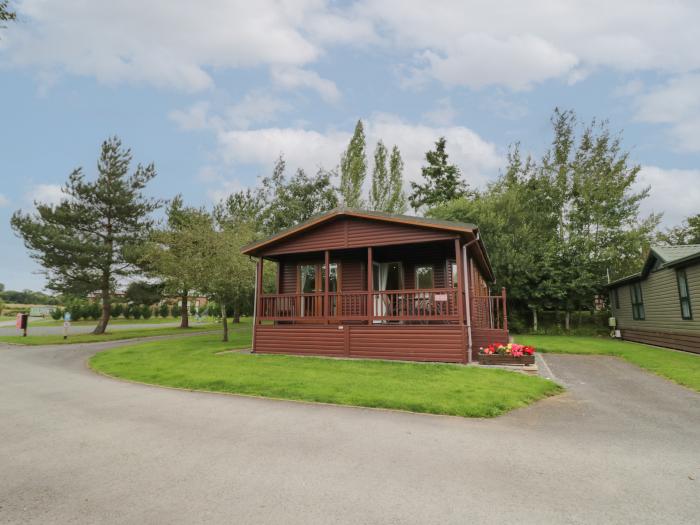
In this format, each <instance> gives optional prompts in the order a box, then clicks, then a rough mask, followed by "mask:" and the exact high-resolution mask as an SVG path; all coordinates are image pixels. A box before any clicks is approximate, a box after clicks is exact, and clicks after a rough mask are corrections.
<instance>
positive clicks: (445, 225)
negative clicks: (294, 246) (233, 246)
mask: <svg viewBox="0 0 700 525" xmlns="http://www.w3.org/2000/svg"><path fill="white" fill-rule="evenodd" d="M337 217H356V218H360V219H370V220H377V221H384V222H392V223H398V224H406V225H409V226H418V227H423V228H432V229H436V230H443V231H451V232H455V233H457V234H465V233H470V234H473V235H475V236H476V235H477V234H478V230H479V228H478V226H476V225H475V224H471V223H466V222H457V221H446V220H442V219H434V218H431V217H416V216H413V215H401V214H395V213H386V212H381V211H371V210H363V209H359V208H348V207H344V206H341V207H337V208H333V209H332V210H330V211H327V212H324V213H320V214H318V215H314V216H313V217H311V218H310V219H308V220H307V221H304V222H302V223H300V224H297V225H295V226H292V227H290V228H286V229H284V230H281V231H280V232H278V233H276V234H274V235H272V236H270V237H268V238H266V239H262V240H260V241H256V242H253V243H251V244H248V245H247V246H244V247H243V248H242V249H241V252H242V253H244V254H246V255H255V254H256V253H257V252H258V251H259V250H260V249H261V248H263V247H265V246H268V245H270V244H273V243H276V242H279V241H282V240H283V239H286V238H287V237H290V236H292V235H295V234H298V233H300V232H303V231H304V230H307V229H309V228H311V227H313V226H316V225H319V224H322V223H324V222H327V221H330V220H332V219H335V218H337ZM478 243H479V246H480V248H481V250H482V252H483V255H484V260H485V263H486V265H487V267H488V272H489V273H490V274H491V278H493V270H492V268H491V262H490V260H489V258H488V254H487V253H486V247H485V246H484V244H483V241H482V240H481V239H479V241H478Z"/></svg>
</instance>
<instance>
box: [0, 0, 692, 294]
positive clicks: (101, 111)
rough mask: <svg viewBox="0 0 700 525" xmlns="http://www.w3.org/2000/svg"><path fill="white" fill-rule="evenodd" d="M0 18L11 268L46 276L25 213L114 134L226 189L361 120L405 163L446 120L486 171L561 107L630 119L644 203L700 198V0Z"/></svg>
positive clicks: (216, 5)
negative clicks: (18, 230)
mask: <svg viewBox="0 0 700 525" xmlns="http://www.w3.org/2000/svg"><path fill="white" fill-rule="evenodd" d="M10 7H11V8H13V9H15V10H16V11H17V15H18V16H17V18H18V19H17V21H16V22H9V23H8V24H7V27H6V28H5V29H0V101H1V104H2V106H1V109H0V180H1V181H2V185H0V249H1V250H2V255H1V256H0V282H1V283H4V284H5V286H6V288H8V289H24V288H30V289H35V290H39V289H42V288H43V286H44V284H45V280H44V277H43V276H42V275H41V274H40V273H39V268H38V266H37V265H36V263H35V262H33V261H32V260H31V259H30V258H29V256H28V254H27V251H26V249H25V248H24V246H23V244H22V242H21V240H20V239H18V238H17V237H16V236H15V234H14V233H13V232H12V230H11V228H10V226H9V219H10V217H11V215H12V213H13V212H14V211H15V210H18V209H22V210H24V211H30V210H31V209H32V208H33V202H34V201H41V202H57V201H58V200H59V199H60V198H61V191H60V187H61V184H63V183H64V182H65V181H66V179H67V177H68V175H69V173H70V172H71V171H72V170H73V169H74V168H76V167H79V166H82V167H83V168H84V169H85V171H86V174H87V175H88V176H89V177H93V176H94V175H95V165H96V160H97V156H98V154H99V147H100V144H101V142H102V141H103V140H104V139H106V138H107V137H109V136H112V135H118V136H119V137H120V138H121V139H122V141H123V142H124V144H125V145H127V146H128V147H130V148H131V149H132V152H133V155H134V159H135V161H136V162H142V163H148V162H154V163H155V165H156V169H157V172H158V175H157V177H156V179H155V180H154V181H153V182H152V183H151V185H150V186H149V188H148V193H149V194H151V195H153V196H158V197H163V198H171V197H173V196H174V195H176V194H178V193H181V194H182V195H183V196H184V198H185V200H186V201H187V202H188V203H190V204H193V205H211V204H212V203H214V202H217V201H218V200H219V199H221V198H222V197H224V196H225V195H227V194H228V193H230V192H231V191H235V190H238V189H241V188H245V187H250V186H254V185H255V184H256V182H257V180H258V178H259V177H260V176H264V175H267V174H269V173H270V172H271V169H272V165H273V163H274V161H275V159H276V158H277V157H278V156H279V155H280V154H283V155H284V157H285V159H286V160H287V166H288V170H289V171H292V170H294V169H296V168H299V167H301V168H304V169H307V170H309V171H311V172H315V171H316V170H317V169H318V168H319V167H324V168H326V169H332V168H334V167H335V166H336V165H337V164H338V161H339V158H340V154H341V152H342V150H343V149H344V147H345V146H346V144H347V142H348V140H349V138H350V135H351V133H352V130H353V128H354V125H355V123H356V122H357V120H358V119H362V120H363V122H364V124H365V126H366V132H367V140H368V149H369V150H370V152H371V151H372V150H373V148H374V144H375V143H376V141H377V140H378V139H380V138H381V139H382V140H383V141H384V143H385V144H387V145H388V146H389V147H391V146H392V145H394V144H396V145H398V146H399V148H400V150H401V153H402V155H403V157H404V160H405V167H406V169H405V173H404V176H405V178H406V179H407V180H409V181H410V180H417V179H418V178H419V177H420V166H421V164H422V160H423V157H424V154H425V151H426V150H428V149H430V148H431V147H432V145H433V143H434V141H435V140H437V138H438V137H440V136H442V135H444V136H446V137H447V139H448V153H449V154H450V158H451V159H452V160H453V161H454V162H455V163H457V164H458V165H459V167H460V169H461V171H462V174H463V176H464V178H465V179H466V181H467V182H468V183H469V184H470V185H472V186H474V187H483V186H484V185H485V184H486V183H488V181H489V180H493V179H494V178H495V177H496V176H497V175H498V173H499V170H501V169H502V168H503V166H504V158H505V155H506V153H507V150H508V146H509V145H510V144H512V143H514V142H516V141H517V142H520V144H521V147H522V149H523V150H524V151H526V152H530V153H532V154H533V155H539V154H541V153H542V152H543V151H544V150H545V149H546V148H547V147H548V144H549V141H550V140H551V130H550V124H549V117H550V115H551V113H552V110H553V109H554V108H555V107H561V108H565V109H573V110H575V111H576V113H577V114H578V116H579V119H580V120H581V121H582V122H586V121H589V120H591V119H592V118H598V119H607V120H608V121H609V125H610V128H611V129H612V130H615V131H622V132H623V137H624V140H623V144H624V147H625V148H626V149H627V150H629V151H630V160H631V161H632V162H634V163H636V164H639V165H640V166H641V172H640V175H639V180H638V184H637V186H638V188H640V189H641V188H643V187H646V186H651V194H650V197H649V198H648V199H647V200H646V201H645V202H644V204H643V206H642V213H643V214H648V213H651V212H656V213H659V212H663V213H664V219H663V221H664V222H663V224H664V225H665V226H672V225H675V224H678V223H680V222H681V221H682V220H683V218H685V217H686V216H688V215H691V214H695V213H700V53H699V52H698V49H699V48H700V31H699V30H698V27H700V2H696V1H692V0H688V1H683V0H676V1H669V0H661V1H644V0H617V1H615V2H610V1H609V0H608V1H596V0H588V1H585V2H584V1H574V0H560V1H558V2H552V1H549V0H532V1H528V2H522V0H502V1H493V0H484V1H476V0H472V1H468V0H436V1H417V0H385V1H359V2H334V1H326V0H280V1H274V0H256V1H250V0H245V1H239V0H200V1H199V2H185V1H180V0H150V1H149V2H143V1H142V0H121V1H120V2H113V1H107V0H23V1H19V0H16V1H13V0H10Z"/></svg>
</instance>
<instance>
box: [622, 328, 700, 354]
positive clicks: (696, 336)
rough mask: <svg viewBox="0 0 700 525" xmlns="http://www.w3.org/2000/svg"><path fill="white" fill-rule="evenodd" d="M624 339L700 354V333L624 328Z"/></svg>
mask: <svg viewBox="0 0 700 525" xmlns="http://www.w3.org/2000/svg"><path fill="white" fill-rule="evenodd" d="M621 332H622V339H624V340H626V341H634V342H637V343H645V344H648V345H654V346H663V347H665V348H673V349H675V350H684V351H686V352H693V353H696V354H700V333H683V332H662V331H652V330H626V329H625V330H622V331H621Z"/></svg>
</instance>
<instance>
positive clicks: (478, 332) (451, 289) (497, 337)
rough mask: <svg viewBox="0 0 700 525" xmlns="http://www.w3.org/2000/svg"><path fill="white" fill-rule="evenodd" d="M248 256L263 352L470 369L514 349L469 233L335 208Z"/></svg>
mask: <svg viewBox="0 0 700 525" xmlns="http://www.w3.org/2000/svg"><path fill="white" fill-rule="evenodd" d="M243 253H244V254H248V255H250V256H253V257H257V258H258V263H257V265H258V266H257V279H256V303H255V319H254V332H253V351H254V352H256V353H282V354H298V355H323V356H337V357H356V358H378V359H400V360H412V361H444V362H462V363H463V362H470V361H472V360H476V356H477V353H478V351H479V348H480V347H482V346H485V345H487V344H489V343H492V342H507V341H508V320H507V315H506V295H505V289H503V290H502V291H501V292H500V293H499V294H498V295H490V292H489V284H490V283H493V281H494V275H493V271H492V268H491V264H490V262H489V258H488V255H487V253H486V249H485V247H484V244H483V242H482V240H481V238H480V237H479V230H478V228H477V227H476V226H474V225H471V224H464V223H456V222H448V221H441V220H434V219H425V218H420V217H410V216H404V215H389V214H384V213H378V212H369V211H364V210H355V209H347V208H337V209H334V210H332V211H330V212H328V213H325V214H322V215H319V216H317V217H314V218H312V219H311V220H309V221H307V222H305V223H303V224H300V225H298V226H296V227H293V228H290V229H288V230H285V231H283V232H280V233H279V234H277V235H274V236H272V237H270V238H269V239H266V240H264V241H261V242H257V243H255V244H252V245H249V246H246V247H245V248H244V249H243ZM270 262H272V263H274V264H275V265H276V267H277V281H276V291H275V293H263V279H262V275H263V268H264V267H265V266H264V265H266V264H269V263H270Z"/></svg>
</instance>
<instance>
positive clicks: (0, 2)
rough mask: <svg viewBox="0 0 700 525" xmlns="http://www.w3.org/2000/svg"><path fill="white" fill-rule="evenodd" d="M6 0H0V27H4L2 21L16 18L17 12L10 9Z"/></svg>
mask: <svg viewBox="0 0 700 525" xmlns="http://www.w3.org/2000/svg"><path fill="white" fill-rule="evenodd" d="M9 4H10V2H8V0H0V28H2V27H5V25H4V24H3V23H2V22H9V21H11V20H16V19H17V13H15V12H14V11H12V10H11V9H10V5H9Z"/></svg>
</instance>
